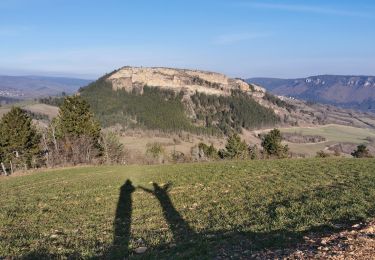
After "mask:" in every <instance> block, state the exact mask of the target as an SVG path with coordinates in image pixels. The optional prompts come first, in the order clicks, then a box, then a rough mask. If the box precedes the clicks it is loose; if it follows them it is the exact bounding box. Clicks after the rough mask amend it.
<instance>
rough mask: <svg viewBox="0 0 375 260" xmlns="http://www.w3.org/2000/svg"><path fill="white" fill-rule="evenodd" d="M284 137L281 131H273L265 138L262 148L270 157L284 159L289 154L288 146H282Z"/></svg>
mask: <svg viewBox="0 0 375 260" xmlns="http://www.w3.org/2000/svg"><path fill="white" fill-rule="evenodd" d="M281 141H282V135H281V132H280V130H279V129H276V128H275V129H273V130H271V131H270V132H269V133H268V134H266V135H265V136H264V137H263V141H262V147H263V149H264V151H265V152H266V153H267V154H268V155H269V156H277V157H279V158H284V157H286V156H287V153H288V150H289V148H288V146H287V145H285V146H284V145H282V144H281Z"/></svg>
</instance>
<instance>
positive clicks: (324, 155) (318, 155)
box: [316, 150, 330, 158]
mask: <svg viewBox="0 0 375 260" xmlns="http://www.w3.org/2000/svg"><path fill="white" fill-rule="evenodd" d="M329 156H330V155H329V153H326V152H324V151H323V150H320V151H318V152H316V157H317V158H327V157H329Z"/></svg>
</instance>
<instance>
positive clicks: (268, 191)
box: [0, 158, 375, 259]
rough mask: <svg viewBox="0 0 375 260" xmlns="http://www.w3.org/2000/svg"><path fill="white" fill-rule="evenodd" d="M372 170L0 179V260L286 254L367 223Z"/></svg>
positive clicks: (288, 168)
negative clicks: (312, 237) (307, 239)
mask: <svg viewBox="0 0 375 260" xmlns="http://www.w3.org/2000/svg"><path fill="white" fill-rule="evenodd" d="M374 169H375V159H343V158H340V159H338V158H331V159H300V160H268V161H227V162H216V163H201V164H178V165H157V166H103V167H80V168H70V169H69V168H67V169H59V170H49V171H42V172H35V173H32V174H29V175H24V176H14V177H3V178H0V258H2V257H7V256H15V257H24V258H34V259H40V258H51V257H72V258H103V257H106V258H114V259H121V258H124V257H129V258H161V257H163V258H170V259H171V258H174V259H175V258H185V259H187V258H189V259H191V258H195V257H199V256H202V255H204V256H207V258H213V257H223V258H225V257H227V256H229V255H230V256H234V255H235V256H237V257H241V256H243V257H250V256H251V255H252V254H253V253H254V252H257V251H259V250H264V249H272V250H276V249H282V248H287V247H289V248H292V247H294V246H295V245H296V244H297V243H300V242H302V241H303V237H304V236H306V235H308V234H310V233H311V232H313V233H318V234H322V235H323V234H327V233H329V232H331V231H339V230H340V229H341V228H342V227H343V226H345V225H351V224H352V223H357V222H359V221H364V220H368V219H371V218H373V217H374V216H375V171H374ZM142 250H146V251H145V252H144V253H142V254H137V253H136V252H137V251H142Z"/></svg>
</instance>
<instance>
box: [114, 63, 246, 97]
mask: <svg viewBox="0 0 375 260" xmlns="http://www.w3.org/2000/svg"><path fill="white" fill-rule="evenodd" d="M107 80H109V81H111V82H112V86H113V89H114V90H119V89H124V90H126V91H128V92H130V91H133V90H136V91H137V92H139V93H142V91H143V86H146V85H147V86H152V87H159V88H161V89H171V90H174V91H184V92H185V93H188V94H193V93H195V92H200V93H205V94H208V95H230V93H231V91H232V90H241V91H244V92H251V91H252V89H253V88H252V87H251V86H250V85H249V84H248V83H246V82H245V81H243V80H240V79H231V78H229V77H227V76H225V75H223V74H220V73H214V72H207V71H198V70H187V69H172V68H144V67H123V68H121V69H120V70H118V71H117V72H115V73H113V74H112V75H111V76H109V77H108V79H107Z"/></svg>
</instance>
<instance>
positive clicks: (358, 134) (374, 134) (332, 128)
mask: <svg viewBox="0 0 375 260" xmlns="http://www.w3.org/2000/svg"><path fill="white" fill-rule="evenodd" d="M280 131H281V132H282V133H297V134H301V135H319V136H322V137H324V138H325V139H326V141H324V142H319V143H301V144H298V143H290V142H286V143H287V144H288V146H289V148H290V150H291V151H292V152H294V153H300V154H306V155H308V156H315V155H316V152H318V151H320V150H325V149H326V148H327V147H328V146H330V145H333V144H337V143H353V144H357V145H359V144H366V145H368V143H369V141H368V140H367V139H368V138H371V139H375V131H374V129H369V128H357V127H351V126H345V125H335V124H330V125H324V126H318V127H291V128H280Z"/></svg>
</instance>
